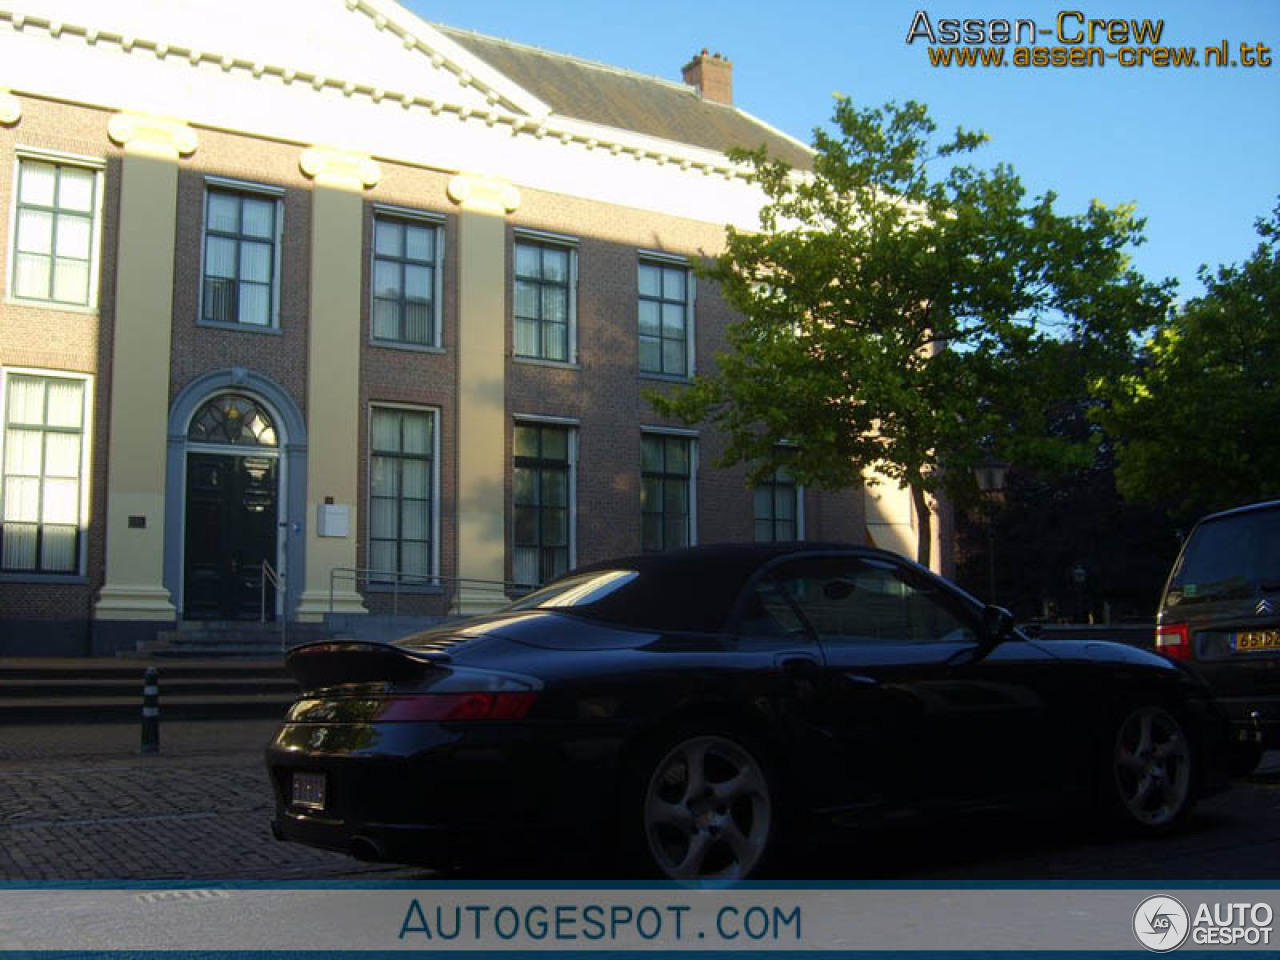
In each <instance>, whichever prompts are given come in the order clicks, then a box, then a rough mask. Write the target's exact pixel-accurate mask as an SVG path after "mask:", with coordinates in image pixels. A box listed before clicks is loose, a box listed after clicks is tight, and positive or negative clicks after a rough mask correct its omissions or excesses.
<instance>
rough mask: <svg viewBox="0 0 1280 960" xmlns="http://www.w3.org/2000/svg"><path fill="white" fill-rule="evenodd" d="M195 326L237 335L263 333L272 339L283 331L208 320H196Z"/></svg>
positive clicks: (248, 324)
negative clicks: (232, 332) (231, 331)
mask: <svg viewBox="0 0 1280 960" xmlns="http://www.w3.org/2000/svg"><path fill="white" fill-rule="evenodd" d="M196 326H197V327H200V328H202V329H204V330H234V331H236V332H237V333H260V334H261V333H265V334H267V335H268V336H272V337H279V336H282V335H283V333H284V331H283V330H281V329H280V328H279V327H259V326H257V325H256V324H252V323H211V322H209V321H208V320H197V321H196Z"/></svg>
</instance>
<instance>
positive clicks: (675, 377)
mask: <svg viewBox="0 0 1280 960" xmlns="http://www.w3.org/2000/svg"><path fill="white" fill-rule="evenodd" d="M637 376H638V377H639V379H641V380H656V381H657V382H658V383H692V382H693V377H694V374H691V373H657V372H655V371H652V370H641V371H640V372H639V373H638V374H637Z"/></svg>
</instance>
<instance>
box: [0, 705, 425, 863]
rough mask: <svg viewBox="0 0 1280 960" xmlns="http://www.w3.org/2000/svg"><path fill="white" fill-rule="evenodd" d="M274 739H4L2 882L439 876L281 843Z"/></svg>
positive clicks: (5, 735) (257, 733)
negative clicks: (273, 780) (146, 751)
mask: <svg viewBox="0 0 1280 960" xmlns="http://www.w3.org/2000/svg"><path fill="white" fill-rule="evenodd" d="M273 729H274V722H271V721H237V722H224V723H218V722H199V723H189V724H182V723H176V722H175V723H171V724H168V725H166V726H165V727H164V728H163V729H162V731H161V752H160V753H159V754H155V755H143V754H141V753H140V752H139V749H138V739H137V736H138V732H137V728H136V726H133V725H131V724H106V725H101V726H85V725H77V726H74V727H69V726H61V727H59V726H49V727H34V726H32V727H21V728H16V729H15V728H10V729H8V730H4V731H3V732H2V733H0V881H10V882H12V881H19V882H21V881H78V880H160V879H173V880H236V879H252V880H272V879H280V880H298V879H311V878H336V877H342V876H376V877H424V876H428V875H427V874H424V873H423V872H422V871H417V870H407V869H404V868H397V867H387V866H379V865H370V864H361V863H360V862H359V861H356V860H353V859H351V858H349V857H346V856H343V855H341V854H336V853H331V852H328V851H322V850H313V849H310V848H308V847H301V846H297V845H296V844H287V843H280V842H279V841H277V840H275V839H274V838H273V837H272V836H271V829H270V819H271V813H272V799H271V789H270V786H269V784H268V781H267V774H266V769H265V767H264V765H263V761H262V750H263V748H264V747H265V745H266V743H267V742H268V741H269V739H270V736H271V733H272V730H273Z"/></svg>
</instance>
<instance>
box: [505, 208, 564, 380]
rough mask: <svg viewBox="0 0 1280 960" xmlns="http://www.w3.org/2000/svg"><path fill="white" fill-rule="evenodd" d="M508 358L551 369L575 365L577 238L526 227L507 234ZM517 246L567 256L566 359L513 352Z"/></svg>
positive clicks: (514, 229)
mask: <svg viewBox="0 0 1280 960" xmlns="http://www.w3.org/2000/svg"><path fill="white" fill-rule="evenodd" d="M511 233H512V240H511V357H512V359H513V360H515V361H516V362H517V363H529V364H534V365H548V366H554V367H576V366H578V238H577V237H570V236H565V235H564V234H560V233H548V232H547V231H545V230H532V229H530V228H528V227H514V228H513V229H512V231H511ZM521 243H527V244H530V245H532V246H542V247H560V248H562V249H563V250H565V252H567V253H568V254H569V291H568V292H569V319H568V324H569V331H568V335H569V343H568V348H567V351H566V352H567V358H566V359H564V360H556V359H553V358H551V357H530V356H527V355H525V354H521V353H516V334H515V328H516V308H515V304H516V294H515V289H516V267H515V265H516V247H518V246H519V245H520V244H521Z"/></svg>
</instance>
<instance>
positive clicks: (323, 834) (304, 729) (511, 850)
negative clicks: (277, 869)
mask: <svg viewBox="0 0 1280 960" xmlns="http://www.w3.org/2000/svg"><path fill="white" fill-rule="evenodd" d="M500 726H505V725H500V724H476V725H475V726H474V728H472V729H466V730H463V729H460V727H459V726H456V725H454V726H447V725H443V724H416V723H398V724H332V725H322V724H290V723H286V724H284V725H283V726H282V727H281V728H280V730H279V732H278V733H277V734H276V737H275V740H274V741H273V742H272V744H271V746H270V747H268V749H267V752H266V764H267V769H268V773H269V776H270V780H271V786H272V790H273V791H274V794H275V816H274V818H273V820H272V832H273V833H274V835H275V836H276V838H277V839H280V840H286V841H290V842H293V843H300V844H305V845H308V846H313V847H319V848H323V849H328V850H336V851H340V852H342V853H346V854H349V855H351V856H354V857H357V858H359V859H364V860H378V861H390V862H397V863H415V864H422V865H424V866H433V867H447V866H453V865H458V864H464V863H468V862H475V861H477V860H480V859H493V858H505V857H506V856H509V855H517V856H520V855H525V854H527V853H528V852H529V851H531V850H533V849H535V848H536V849H538V850H543V849H546V848H547V846H548V845H551V846H552V847H559V848H560V853H568V852H569V850H570V848H572V846H573V845H574V844H575V843H577V840H576V837H578V836H579V835H583V836H586V835H590V834H591V833H592V832H594V833H595V834H596V835H597V836H598V834H599V830H600V826H601V824H602V823H603V822H604V821H605V819H606V818H607V817H608V815H609V812H610V811H612V810H613V809H615V808H616V789H617V777H616V775H615V774H616V763H617V759H618V756H619V750H618V748H617V743H616V740H615V739H614V738H612V737H611V736H610V735H609V734H608V733H607V732H605V731H589V732H584V731H583V730H581V729H576V730H565V729H563V728H557V729H556V730H548V729H540V728H538V727H537V726H534V725H530V726H529V727H527V728H520V729H514V728H513V727H510V726H508V727H507V728H506V729H499V727H500ZM321 731H323V735H320V734H321ZM317 744H318V745H319V746H317ZM296 773H310V774H322V775H323V778H324V783H325V797H324V805H323V808H321V809H315V808H312V807H308V806H305V805H303V804H298V803H295V802H294V800H293V796H292V783H293V777H294V774H296Z"/></svg>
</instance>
